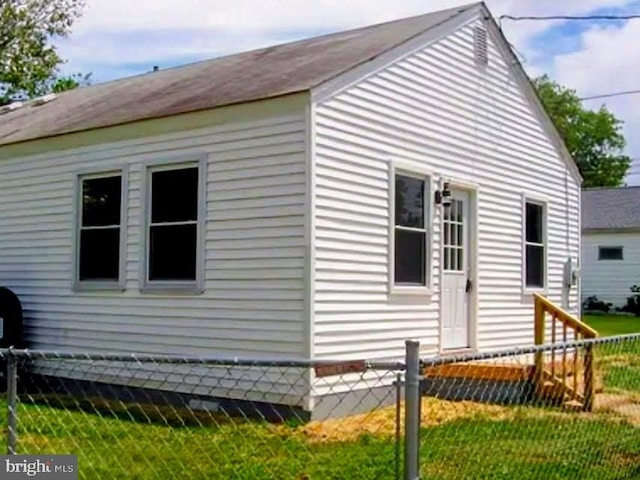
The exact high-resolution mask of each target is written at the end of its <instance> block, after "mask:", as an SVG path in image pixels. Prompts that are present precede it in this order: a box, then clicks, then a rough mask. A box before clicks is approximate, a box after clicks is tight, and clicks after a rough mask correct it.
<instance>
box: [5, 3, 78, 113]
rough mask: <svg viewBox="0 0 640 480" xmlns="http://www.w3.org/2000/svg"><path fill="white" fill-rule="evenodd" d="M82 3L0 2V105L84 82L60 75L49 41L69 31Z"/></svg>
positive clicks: (56, 59)
mask: <svg viewBox="0 0 640 480" xmlns="http://www.w3.org/2000/svg"><path fill="white" fill-rule="evenodd" d="M83 7H84V0H0V105H2V104H6V103H8V102H11V101H14V100H23V99H26V98H31V97H34V96H38V95H42V94H44V93H48V92H51V91H62V90H68V89H69V88H75V87H77V86H78V85H80V84H82V83H87V82H88V80H89V78H88V76H81V75H75V76H71V77H65V76H60V72H59V67H60V65H61V64H62V63H64V61H63V60H62V58H60V56H59V55H58V52H57V51H56V48H55V46H54V45H53V44H52V41H53V40H54V39H56V38H63V37H66V36H68V35H69V33H70V32H71V26H72V25H73V22H74V21H75V20H76V19H77V18H78V17H79V16H80V14H81V13H82V9H83Z"/></svg>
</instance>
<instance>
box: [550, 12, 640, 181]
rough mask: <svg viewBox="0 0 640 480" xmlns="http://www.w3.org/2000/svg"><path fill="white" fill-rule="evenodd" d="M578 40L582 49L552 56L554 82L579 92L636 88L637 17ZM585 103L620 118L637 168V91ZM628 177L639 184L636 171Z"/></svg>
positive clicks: (639, 78)
mask: <svg viewBox="0 0 640 480" xmlns="http://www.w3.org/2000/svg"><path fill="white" fill-rule="evenodd" d="M582 41H583V48H582V50H580V51H578V52H574V53H570V54H566V55H559V56H557V57H556V58H555V59H554V61H553V74H554V76H555V78H556V79H557V81H558V82H560V83H562V84H565V85H570V86H572V87H573V88H575V89H576V90H577V92H578V94H579V95H581V96H590V95H598V94H603V93H609V92H621V91H628V90H638V89H640V62H639V61H638V59H640V20H632V21H629V22H627V23H626V24H625V25H624V26H623V27H622V28H615V29H614V28H602V27H597V28H593V29H590V30H588V31H587V32H585V33H584V34H583V35H582ZM586 105H587V106H589V107H590V108H598V107H600V106H601V105H606V107H607V108H609V109H610V110H611V111H612V112H613V113H614V114H615V115H616V116H617V117H618V118H620V119H622V120H623V121H624V132H625V137H626V139H627V143H628V151H629V152H630V154H631V155H632V156H633V157H634V158H636V164H635V165H634V171H635V170H638V171H639V172H640V136H639V135H638V133H637V132H639V131H640V95H630V96H620V97H612V98H603V99H596V100H590V101H587V102H586ZM629 181H630V182H631V183H635V184H640V175H639V174H635V175H633V176H632V177H630V179H629Z"/></svg>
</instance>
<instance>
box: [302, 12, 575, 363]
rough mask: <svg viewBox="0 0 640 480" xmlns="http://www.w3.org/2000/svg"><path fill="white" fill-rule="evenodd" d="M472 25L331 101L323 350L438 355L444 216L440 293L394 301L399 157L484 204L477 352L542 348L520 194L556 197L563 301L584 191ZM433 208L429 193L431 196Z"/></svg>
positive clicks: (554, 267)
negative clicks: (392, 236) (483, 50)
mask: <svg viewBox="0 0 640 480" xmlns="http://www.w3.org/2000/svg"><path fill="white" fill-rule="evenodd" d="M476 25H479V22H478V23H474V24H471V25H469V26H467V27H464V28H462V29H460V30H459V31H457V32H455V33H453V34H451V35H449V36H447V37H446V38H445V39H443V40H441V41H438V42H436V43H434V44H432V45H430V46H427V47H426V48H424V49H423V50H421V51H419V52H417V53H413V54H411V55H409V56H408V57H406V58H404V59H402V60H399V61H397V62H395V63H393V64H391V65H389V66H388V67H386V68H384V69H383V70H382V71H380V72H379V73H377V74H374V75H372V76H370V77H368V78H366V79H365V80H362V81H360V82H358V83H356V84H354V85H352V86H350V87H349V88H347V89H346V90H344V91H341V92H339V93H337V94H335V95H334V96H332V97H330V98H328V99H326V100H323V101H322V102H321V103H320V104H319V105H318V106H317V108H316V115H315V116H316V136H315V159H316V160H315V161H316V163H315V168H316V172H317V176H316V190H315V192H316V193H315V211H316V215H315V238H314V241H315V246H316V250H315V255H316V258H315V284H314V286H315V298H314V305H315V311H314V315H315V324H314V325H315V326H314V329H315V335H314V346H315V354H316V357H318V358H329V357H335V356H340V357H343V358H371V357H376V358H394V359H395V358H400V357H401V356H402V355H403V349H404V342H405V340H406V339H408V338H411V339H417V340H419V341H420V342H421V344H422V348H423V353H424V354H434V353H437V352H438V349H439V347H440V322H439V317H440V273H441V266H442V263H441V258H440V251H441V213H439V212H440V209H435V210H434V215H433V219H432V221H431V222H430V224H429V225H428V229H429V230H430V231H431V232H432V244H431V248H432V250H431V253H430V259H429V260H430V262H429V265H430V269H431V272H430V274H432V275H433V285H432V289H433V293H432V295H431V296H423V297H418V298H397V297H395V296H393V295H390V294H389V292H388V288H387V281H388V278H389V275H390V272H389V262H388V261H387V258H388V255H389V248H390V242H389V233H388V232H389V225H390V221H391V218H390V205H389V194H390V192H389V182H388V178H389V174H390V168H391V165H393V163H394V161H399V162H402V164H403V165H410V166H413V167H414V168H418V169H427V170H428V171H430V172H432V173H433V179H434V181H435V182H437V181H438V180H439V179H444V180H445V181H446V180H450V181H451V182H454V183H455V182H461V183H462V184H464V185H470V186H471V187H472V188H473V190H474V192H475V194H474V195H473V196H474V198H475V199H476V201H477V203H478V204H477V209H478V222H477V225H475V227H474V230H476V231H477V235H478V238H477V239H476V240H477V247H476V248H475V249H474V250H475V252H473V253H472V255H474V257H475V256H476V255H477V257H476V258H475V259H476V261H477V268H478V271H477V285H474V290H475V292H476V295H477V302H478V305H479V309H478V312H477V325H476V326H473V325H472V327H471V331H472V332H474V335H473V336H474V337H475V339H474V342H472V343H474V346H475V347H477V348H480V349H488V348H502V347H511V346H516V345H529V344H532V343H533V302H532V298H531V295H527V294H523V290H522V275H523V272H522V250H523V243H522V197H523V195H527V196H532V197H534V198H537V197H543V198H545V197H548V198H549V202H548V205H547V224H548V230H547V239H548V249H547V264H548V271H547V286H548V295H549V298H550V300H551V301H553V302H557V303H559V304H563V305H564V306H565V308H567V309H569V310H570V311H572V312H576V313H577V311H578V295H577V291H576V289H575V288H574V289H572V291H571V294H570V295H569V296H567V297H566V298H565V300H564V301H563V287H562V276H563V266H564V264H565V262H566V261H567V259H568V258H569V257H572V258H573V260H574V263H575V262H576V261H577V260H578V255H579V241H580V240H579V186H578V184H577V181H576V179H575V178H574V177H573V176H572V173H571V171H570V170H569V169H568V167H567V164H566V163H565V161H564V160H563V159H562V158H561V157H560V156H559V154H558V152H557V151H556V150H555V148H554V146H553V144H552V142H551V139H550V138H549V136H548V135H547V133H546V131H545V130H544V128H543V126H542V124H541V122H540V121H539V120H538V117H537V114H536V112H534V109H533V108H532V107H531V105H530V104H529V100H528V99H527V98H526V97H525V96H524V94H523V93H522V91H521V89H520V86H519V85H518V84H517V82H516V79H515V77H514V76H513V75H512V73H511V71H510V69H509V64H508V62H509V61H510V60H505V59H504V58H503V57H502V56H501V53H500V52H499V50H498V48H497V47H496V44H495V42H494V39H493V38H492V37H491V36H489V38H488V45H487V55H488V64H487V65H486V66H481V67H479V66H478V65H476V63H475V56H474V50H473V46H474V28H473V27H474V26H476ZM430 202H433V199H432V198H431V199H430Z"/></svg>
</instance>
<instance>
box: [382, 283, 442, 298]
mask: <svg viewBox="0 0 640 480" xmlns="http://www.w3.org/2000/svg"><path fill="white" fill-rule="evenodd" d="M433 294H434V291H433V290H432V289H431V288H429V287H409V286H407V287H391V288H390V289H389V298H407V297H429V298H430V297H431V296H432V295H433Z"/></svg>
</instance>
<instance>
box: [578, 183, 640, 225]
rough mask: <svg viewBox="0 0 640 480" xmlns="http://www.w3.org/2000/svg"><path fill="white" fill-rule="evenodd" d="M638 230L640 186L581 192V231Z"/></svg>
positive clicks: (639, 221) (594, 189)
mask: <svg viewBox="0 0 640 480" xmlns="http://www.w3.org/2000/svg"><path fill="white" fill-rule="evenodd" d="M636 228H640V186H639V187H623V188H592V189H586V190H583V192H582V229H583V230H606V229H636Z"/></svg>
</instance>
